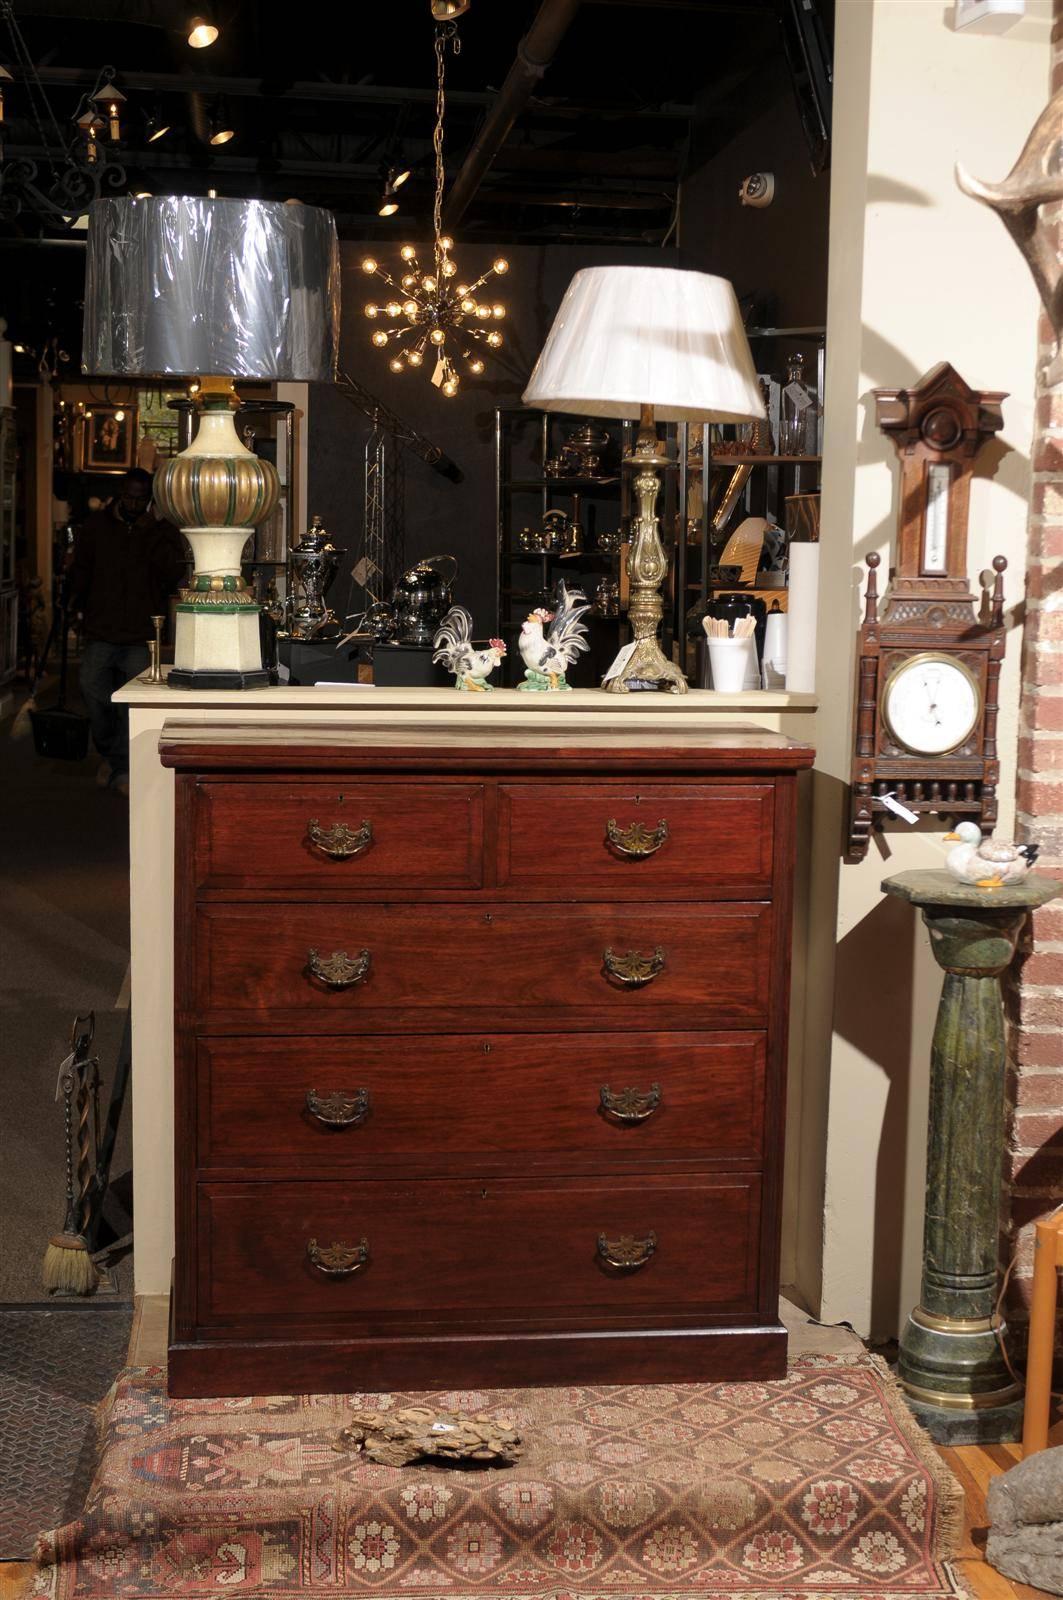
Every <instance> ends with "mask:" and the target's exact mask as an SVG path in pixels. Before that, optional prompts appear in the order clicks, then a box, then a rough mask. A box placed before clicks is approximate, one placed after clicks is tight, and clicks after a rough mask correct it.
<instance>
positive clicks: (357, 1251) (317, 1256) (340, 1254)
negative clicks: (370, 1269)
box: [306, 1239, 369, 1278]
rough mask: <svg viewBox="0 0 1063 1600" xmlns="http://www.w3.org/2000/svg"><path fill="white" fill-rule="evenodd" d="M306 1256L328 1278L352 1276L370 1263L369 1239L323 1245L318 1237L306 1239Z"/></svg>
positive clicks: (334, 1241)
mask: <svg viewBox="0 0 1063 1600" xmlns="http://www.w3.org/2000/svg"><path fill="white" fill-rule="evenodd" d="M306 1256H307V1260H308V1261H309V1262H310V1265H311V1266H312V1267H316V1268H317V1270H318V1272H320V1273H322V1274H323V1275H324V1276H325V1277H326V1278H351V1277H353V1276H354V1274H355V1273H356V1272H361V1270H362V1268H363V1267H364V1266H367V1265H368V1264H369V1240H368V1239H359V1241H358V1243H357V1244H338V1243H337V1242H336V1240H335V1239H334V1240H333V1241H332V1243H331V1244H329V1245H325V1246H324V1247H322V1246H321V1245H319V1244H318V1242H317V1240H316V1239H308V1240H307V1241H306Z"/></svg>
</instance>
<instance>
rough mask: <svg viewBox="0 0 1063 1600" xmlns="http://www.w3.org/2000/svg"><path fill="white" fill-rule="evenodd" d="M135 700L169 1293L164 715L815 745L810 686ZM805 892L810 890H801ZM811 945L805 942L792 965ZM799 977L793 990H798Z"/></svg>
mask: <svg viewBox="0 0 1063 1600" xmlns="http://www.w3.org/2000/svg"><path fill="white" fill-rule="evenodd" d="M114 698H115V700H116V701H118V702H120V703H121V704H123V705H127V706H128V707H129V736H130V780H131V794H130V805H131V811H130V823H129V846H130V872H131V884H130V936H131V941H132V943H131V950H132V959H131V1005H132V1014H133V1182H134V1204H135V1210H136V1234H135V1238H136V1245H135V1278H136V1290H137V1293H138V1294H164V1293H166V1292H167V1291H168V1289H169V1282H170V1260H171V1257H172V1255H173V1148H172V1146H173V829H174V803H173V797H174V775H173V772H172V771H170V770H169V769H167V768H165V767H163V766H162V765H161V763H160V761H159V735H160V733H161V731H162V728H163V724H164V723H166V722H180V723H182V724H183V725H184V726H185V727H186V728H187V727H188V725H189V724H201V725H203V726H206V727H211V728H213V729H215V730H216V731H221V730H222V729H224V730H225V731H226V732H229V731H230V730H231V732H232V734H233V736H234V738H237V739H239V738H241V737H246V735H247V733H248V731H249V730H250V729H252V728H254V729H255V730H256V732H257V731H258V730H262V731H263V733H265V732H266V730H268V728H269V727H270V726H271V725H273V726H281V725H283V726H285V727H286V728H287V729H288V730H289V731H290V729H291V726H292V724H293V723H300V724H307V725H309V724H312V723H321V724H323V725H324V726H325V727H329V726H331V727H332V728H334V729H337V730H339V729H341V728H342V730H343V731H344V733H345V734H349V733H350V731H351V730H352V729H354V728H357V727H358V726H364V727H366V728H370V727H372V728H375V729H377V730H379V728H380V726H381V722H384V723H386V725H387V726H388V727H390V728H394V729H395V730H396V732H397V733H401V732H402V730H403V729H406V730H407V731H412V730H413V729H414V728H415V727H416V726H417V725H420V726H421V727H422V728H423V727H424V726H425V724H426V723H427V722H431V724H432V727H433V731H435V730H437V729H438V730H440V731H442V730H443V729H446V730H448V731H452V732H453V733H454V736H455V737H456V738H461V739H462V740H463V742H464V741H466V740H467V739H468V736H469V734H470V733H472V732H473V731H474V730H475V729H476V728H482V729H483V730H484V732H485V733H486V732H487V730H488V729H489V728H490V729H491V730H492V731H493V732H497V731H498V730H500V729H503V728H510V729H513V728H517V727H519V726H523V727H525V728H526V729H528V730H529V731H531V730H532V729H534V731H535V732H536V733H537V734H539V733H546V732H551V733H554V732H561V731H565V732H567V733H570V734H575V733H576V732H577V730H589V729H593V730H597V731H598V732H602V733H605V732H609V733H612V732H614V731H616V730H617V729H619V728H622V727H639V728H641V729H645V728H646V727H653V726H660V727H661V728H662V730H663V729H665V728H670V729H672V730H673V731H678V730H679V729H680V728H681V729H683V731H684V732H687V733H691V732H695V733H696V732H697V731H698V730H699V729H704V730H705V731H708V730H710V729H713V728H719V727H721V726H723V725H727V724H744V725H746V726H748V725H749V724H750V723H752V722H755V723H756V724H758V725H759V726H760V727H762V728H770V729H772V730H773V731H775V732H779V733H785V734H787V735H789V736H790V737H791V738H795V739H800V740H802V741H804V742H807V743H814V742H815V741H814V737H813V727H814V721H815V718H814V713H815V709H816V700H815V696H814V695H809V694H786V693H774V692H772V693H746V694H714V693H713V692H712V691H710V690H704V689H698V690H692V691H691V692H690V693H689V694H686V695H679V696H676V695H668V694H640V695H611V694H605V693H604V692H602V691H601V690H595V689H574V690H573V691H572V693H571V694H522V693H519V692H518V691H517V690H515V689H496V690H495V691H494V692H493V693H491V694H482V695H481V694H459V693H458V692H457V691H456V690H454V689H449V688H447V689H376V688H355V687H351V688H339V689H318V688H298V689H297V688H292V687H278V688H270V689H246V690H244V691H242V692H239V691H236V692H232V693H230V692H228V691H225V690H216V689H211V690H180V689H169V688H167V686H166V684H165V682H163V683H159V684H155V683H147V682H145V681H144V680H143V679H141V678H136V679H134V680H133V682H132V683H127V684H126V686H125V687H124V688H123V689H119V690H118V692H117V693H116V694H115V697H114ZM798 893H799V894H800V885H799V887H798ZM801 943H802V941H801V940H800V939H799V940H798V941H797V943H796V946H795V960H796V959H798V958H797V951H798V950H799V949H800V946H801ZM800 988H801V985H800V982H795V993H797V992H800Z"/></svg>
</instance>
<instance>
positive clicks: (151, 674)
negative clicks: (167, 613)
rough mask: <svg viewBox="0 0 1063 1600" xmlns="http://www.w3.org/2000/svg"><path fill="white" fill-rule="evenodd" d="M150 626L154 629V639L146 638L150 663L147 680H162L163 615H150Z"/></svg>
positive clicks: (158, 681) (164, 619) (155, 681)
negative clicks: (149, 652)
mask: <svg viewBox="0 0 1063 1600" xmlns="http://www.w3.org/2000/svg"><path fill="white" fill-rule="evenodd" d="M151 623H152V627H153V628H154V629H155V637H154V639H149V640H148V649H149V650H150V651H151V664H150V666H149V667H148V682H149V683H161V682H162V630H163V627H164V626H165V623H166V618H165V617H152V619H151Z"/></svg>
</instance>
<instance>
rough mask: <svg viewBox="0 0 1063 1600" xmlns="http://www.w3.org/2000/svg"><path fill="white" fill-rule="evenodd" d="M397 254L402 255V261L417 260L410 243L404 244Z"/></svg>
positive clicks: (415, 252)
mask: <svg viewBox="0 0 1063 1600" xmlns="http://www.w3.org/2000/svg"><path fill="white" fill-rule="evenodd" d="M399 255H400V256H401V257H402V259H403V261H416V260H417V251H416V250H415V249H414V247H413V245H412V244H404V245H403V247H402V249H401V250H400V251H399Z"/></svg>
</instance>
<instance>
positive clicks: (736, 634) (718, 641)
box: [701, 616, 760, 694]
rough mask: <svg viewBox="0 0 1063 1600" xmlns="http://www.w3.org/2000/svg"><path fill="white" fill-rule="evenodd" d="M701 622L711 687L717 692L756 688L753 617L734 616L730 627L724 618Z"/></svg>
mask: <svg viewBox="0 0 1063 1600" xmlns="http://www.w3.org/2000/svg"><path fill="white" fill-rule="evenodd" d="M701 625H702V627H703V628H704V630H705V638H706V640H707V642H708V647H709V668H710V671H711V673H712V687H713V688H714V689H716V690H718V691H719V693H721V694H739V693H741V692H742V690H744V689H759V688H760V673H759V671H758V668H757V641H756V638H755V637H754V635H755V632H756V626H757V619H756V617H752V616H750V617H738V618H737V619H736V620H735V623H734V625H733V628H732V627H731V626H729V625H728V623H727V620H726V618H724V617H702V619H701Z"/></svg>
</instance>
